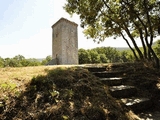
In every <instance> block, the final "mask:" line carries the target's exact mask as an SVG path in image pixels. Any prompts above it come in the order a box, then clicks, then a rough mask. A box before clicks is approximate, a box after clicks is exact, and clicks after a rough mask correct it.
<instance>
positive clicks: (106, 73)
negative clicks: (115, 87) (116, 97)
mask: <svg viewBox="0 0 160 120" xmlns="http://www.w3.org/2000/svg"><path fill="white" fill-rule="evenodd" d="M93 74H94V75H95V76H97V77H100V78H110V77H119V76H122V75H123V72H121V71H104V72H93Z"/></svg>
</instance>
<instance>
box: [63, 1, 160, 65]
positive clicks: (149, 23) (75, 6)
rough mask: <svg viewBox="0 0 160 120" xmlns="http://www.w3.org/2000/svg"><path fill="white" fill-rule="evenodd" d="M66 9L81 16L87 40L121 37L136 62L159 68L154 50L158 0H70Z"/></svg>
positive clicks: (156, 33) (156, 32)
mask: <svg viewBox="0 0 160 120" xmlns="http://www.w3.org/2000/svg"><path fill="white" fill-rule="evenodd" d="M64 9H65V10H66V11H67V12H68V13H69V14H71V15H72V14H73V13H76V14H78V15H79V16H80V20H81V26H82V27H83V28H84V29H85V30H84V34H85V35H86V36H87V38H93V39H94V41H97V42H101V41H104V40H105V39H106V38H107V37H110V36H114V37H115V38H116V37H119V36H121V37H122V38H123V39H124V40H125V41H126V43H127V44H128V46H129V48H130V49H131V50H132V52H133V54H134V57H135V58H136V60H148V61H151V62H152V61H153V62H154V63H156V66H157V67H159V59H158V57H157V55H156V54H155V52H154V50H153V49H152V44H153V39H154V38H155V37H156V36H157V35H158V31H157V30H158V27H157V26H159V17H158V15H157V13H158V4H157V2H156V0H67V4H65V6H64ZM137 39H138V40H140V41H141V43H142V46H143V51H141V50H140V49H139V47H138V45H137V43H136V40H137ZM129 41H131V43H132V44H133V46H134V48H133V47H131V46H132V45H131V43H130V42H129Z"/></svg>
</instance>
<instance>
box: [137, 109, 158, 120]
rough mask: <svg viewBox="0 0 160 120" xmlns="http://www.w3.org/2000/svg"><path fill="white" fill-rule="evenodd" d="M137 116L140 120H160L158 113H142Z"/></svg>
mask: <svg viewBox="0 0 160 120" xmlns="http://www.w3.org/2000/svg"><path fill="white" fill-rule="evenodd" d="M138 116H139V117H140V118H141V120H160V111H151V112H142V113H140V114H138Z"/></svg>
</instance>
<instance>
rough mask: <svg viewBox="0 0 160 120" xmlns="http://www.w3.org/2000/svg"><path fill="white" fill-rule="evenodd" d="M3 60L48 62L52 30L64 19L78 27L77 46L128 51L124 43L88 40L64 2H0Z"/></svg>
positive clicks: (1, 54) (25, 0) (19, 0)
mask: <svg viewBox="0 0 160 120" xmlns="http://www.w3.org/2000/svg"><path fill="white" fill-rule="evenodd" d="M0 1H1V4H0V56H1V57H2V58H6V57H14V56H15V55H18V54H20V55H23V56H24V57H25V58H45V57H46V56H48V55H51V54H52V38H51V37H52V29H51V26H52V25H53V24H54V23H55V22H56V21H58V20H59V19H60V18H61V17H64V18H67V19H68V20H71V21H73V22H76V23H77V24H79V27H78V39H79V42H78V46H79V48H84V49H90V48H94V47H99V46H106V47H107V46H111V47H118V46H119V47H120V46H121V47H125V46H127V45H126V43H125V42H124V41H122V40H118V41H117V40H113V39H106V41H105V42H103V43H101V44H96V43H94V42H93V41H92V40H91V39H88V40H87V39H86V38H85V37H84V35H83V33H82V31H83V29H82V28H80V20H79V17H78V16H77V15H74V16H73V17H70V15H69V14H68V13H66V12H65V11H64V10H63V5H64V3H65V0H0Z"/></svg>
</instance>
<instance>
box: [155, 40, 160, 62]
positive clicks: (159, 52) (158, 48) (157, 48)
mask: <svg viewBox="0 0 160 120" xmlns="http://www.w3.org/2000/svg"><path fill="white" fill-rule="evenodd" d="M154 49H155V53H156V54H157V56H158V57H159V59H160V40H158V41H157V42H156V45H155V47H154Z"/></svg>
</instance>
